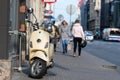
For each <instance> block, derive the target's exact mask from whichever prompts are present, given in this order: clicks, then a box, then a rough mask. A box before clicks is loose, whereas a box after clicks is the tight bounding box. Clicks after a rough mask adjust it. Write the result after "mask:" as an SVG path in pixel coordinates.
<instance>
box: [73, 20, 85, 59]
mask: <svg viewBox="0 0 120 80" xmlns="http://www.w3.org/2000/svg"><path fill="white" fill-rule="evenodd" d="M72 35H73V37H74V39H73V43H74V48H73V49H74V50H73V51H74V53H73V56H74V57H75V56H76V49H77V45H78V56H79V57H80V55H81V46H80V44H81V42H82V39H84V32H83V28H82V26H81V24H80V22H79V20H76V21H75V23H74V25H73V28H72Z"/></svg>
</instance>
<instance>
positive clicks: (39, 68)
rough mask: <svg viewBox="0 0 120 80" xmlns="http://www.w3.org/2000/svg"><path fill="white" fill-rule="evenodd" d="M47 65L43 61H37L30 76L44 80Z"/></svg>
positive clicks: (32, 66)
mask: <svg viewBox="0 0 120 80" xmlns="http://www.w3.org/2000/svg"><path fill="white" fill-rule="evenodd" d="M46 69H47V68H46V63H45V61H43V60H41V59H35V60H34V61H33V63H32V64H31V66H30V76H31V77H32V78H42V76H44V74H45V72H46Z"/></svg>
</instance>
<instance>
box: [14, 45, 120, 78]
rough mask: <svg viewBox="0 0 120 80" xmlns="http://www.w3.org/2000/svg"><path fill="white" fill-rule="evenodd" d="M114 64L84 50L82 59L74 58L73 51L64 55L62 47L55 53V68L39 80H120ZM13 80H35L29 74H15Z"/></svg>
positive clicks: (119, 73)
mask: <svg viewBox="0 0 120 80" xmlns="http://www.w3.org/2000/svg"><path fill="white" fill-rule="evenodd" d="M103 65H105V66H106V65H108V66H114V64H112V63H109V62H107V61H104V60H102V59H100V58H97V57H95V56H93V55H91V54H89V53H86V52H85V51H83V50H82V55H81V57H73V56H72V51H69V52H68V54H66V55H63V54H62V50H61V47H60V45H59V46H58V47H57V51H56V52H55V67H54V68H52V69H49V70H48V74H47V75H46V76H44V77H43V78H42V79H38V80H120V71H119V69H114V67H112V68H111V67H103ZM12 80H35V79H32V78H29V77H28V72H25V71H24V72H22V73H19V72H15V73H14V74H13V78H12Z"/></svg>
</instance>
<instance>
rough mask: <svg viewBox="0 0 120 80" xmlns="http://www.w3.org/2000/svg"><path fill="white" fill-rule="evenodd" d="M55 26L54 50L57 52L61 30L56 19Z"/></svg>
mask: <svg viewBox="0 0 120 80" xmlns="http://www.w3.org/2000/svg"><path fill="white" fill-rule="evenodd" d="M53 26H54V28H55V38H54V51H55V52H56V46H57V42H58V38H59V37H60V32H59V27H58V24H57V23H56V22H55V21H53Z"/></svg>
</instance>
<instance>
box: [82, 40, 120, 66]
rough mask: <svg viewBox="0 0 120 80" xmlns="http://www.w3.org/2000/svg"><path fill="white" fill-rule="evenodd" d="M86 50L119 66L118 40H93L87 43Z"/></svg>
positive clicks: (119, 47) (119, 45) (119, 48)
mask: <svg viewBox="0 0 120 80" xmlns="http://www.w3.org/2000/svg"><path fill="white" fill-rule="evenodd" d="M84 50H85V51H86V52H88V53H90V54H92V55H94V56H97V57H99V58H102V59H104V60H106V61H108V62H111V63H113V64H115V65H118V66H120V42H110V41H94V42H90V43H88V45H87V47H86V48H85V49H84Z"/></svg>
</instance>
